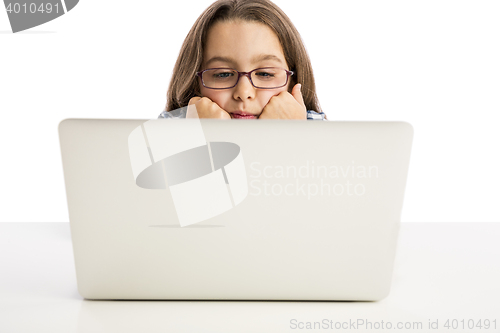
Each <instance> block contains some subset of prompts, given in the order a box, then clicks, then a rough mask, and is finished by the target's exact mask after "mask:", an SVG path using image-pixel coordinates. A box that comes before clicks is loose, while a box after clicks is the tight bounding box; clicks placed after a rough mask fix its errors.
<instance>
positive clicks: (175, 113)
mask: <svg viewBox="0 0 500 333" xmlns="http://www.w3.org/2000/svg"><path fill="white" fill-rule="evenodd" d="M186 114H187V106H185V107H182V108H179V109H175V110H172V111H163V112H162V113H160V115H159V116H158V118H186Z"/></svg>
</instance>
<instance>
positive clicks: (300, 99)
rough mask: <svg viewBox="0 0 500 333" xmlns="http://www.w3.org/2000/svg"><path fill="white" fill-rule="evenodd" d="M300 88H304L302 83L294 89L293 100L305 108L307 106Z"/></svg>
mask: <svg viewBox="0 0 500 333" xmlns="http://www.w3.org/2000/svg"><path fill="white" fill-rule="evenodd" d="M300 88H302V85H301V84H300V83H297V84H296V85H295V86H294V87H293V89H292V96H293V98H295V100H296V101H297V102H299V104H300V105H302V106H303V107H304V108H305V107H306V105H305V103H304V98H303V97H302V92H301V91H300Z"/></svg>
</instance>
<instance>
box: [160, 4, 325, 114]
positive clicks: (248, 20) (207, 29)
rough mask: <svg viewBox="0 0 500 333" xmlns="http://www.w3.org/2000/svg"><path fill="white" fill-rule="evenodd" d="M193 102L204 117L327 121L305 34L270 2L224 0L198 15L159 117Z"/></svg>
mask: <svg viewBox="0 0 500 333" xmlns="http://www.w3.org/2000/svg"><path fill="white" fill-rule="evenodd" d="M192 104H194V105H195V106H196V110H197V112H198V117H199V118H219V119H231V118H240V119H256V118H259V119H313V120H314V119H317V120H326V115H325V114H324V113H323V112H322V111H321V108H320V106H319V103H318V100H317V96H316V89H315V84H314V76H313V72H312V67H311V63H310V60H309V57H308V55H307V52H306V49H305V47H304V45H303V43H302V40H301V38H300V35H299V33H298V31H297V30H296V29H295V27H294V26H293V24H292V22H291V21H290V19H289V18H288V17H287V16H286V15H285V13H283V12H282V11H281V9H279V8H278V7H277V6H276V5H275V4H274V3H272V2H271V1H269V0H256V1H255V0H253V1H248V0H218V1H216V2H214V3H213V4H212V5H211V6H210V7H208V8H207V9H206V10H205V11H204V12H203V13H202V14H201V15H200V17H199V18H198V19H197V20H196V22H195V23H194V25H193V27H192V28H191V30H190V31H189V33H188V35H187V37H186V39H185V40H184V43H183V45H182V48H181V51H180V53H179V57H178V59H177V62H176V64H175V67H174V71H173V74H172V79H171V81H170V85H169V89H168V92H167V105H166V108H165V111H163V112H162V113H161V114H160V116H159V118H171V117H186V114H187V105H192ZM188 117H190V116H189V115H188Z"/></svg>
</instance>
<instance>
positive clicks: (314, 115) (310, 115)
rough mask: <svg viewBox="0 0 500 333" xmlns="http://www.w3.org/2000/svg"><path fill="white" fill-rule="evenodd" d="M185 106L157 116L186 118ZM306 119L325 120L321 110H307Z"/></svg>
mask: <svg viewBox="0 0 500 333" xmlns="http://www.w3.org/2000/svg"><path fill="white" fill-rule="evenodd" d="M186 113H187V106H185V107H183V108H180V109H175V110H172V111H163V112H162V113H160V115H159V116H158V118H186ZM307 120H326V119H325V114H324V113H323V112H316V111H313V110H307Z"/></svg>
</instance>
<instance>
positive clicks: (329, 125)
mask: <svg viewBox="0 0 500 333" xmlns="http://www.w3.org/2000/svg"><path fill="white" fill-rule="evenodd" d="M59 138H60V145H61V154H62V162H63V170H64V180H65V186H66V194H67V201H68V211H69V220H70V228H71V237H72V243H73V250H74V257H75V265H76V277H77V285H78V291H79V293H80V295H81V296H82V297H84V298H86V299H93V300H318V301H320V300H321V301H378V300H381V299H383V298H385V297H386V296H388V294H389V292H390V286H391V280H392V273H393V266H394V258H395V254H396V247H397V239H398V232H399V227H400V218H401V211H402V207H403V198H404V192H405V186H406V179H407V173H408V167H409V161H410V151H411V145H412V139H413V128H412V126H411V125H410V124H409V123H407V122H399V121H393V122H392V121H379V122H375V121H372V122H364V121H359V122H358V121H323V122H315V121H299V120H240V119H234V120H216V119H154V120H136V119H134V120H131V119H65V120H63V121H61V122H60V124H59Z"/></svg>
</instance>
